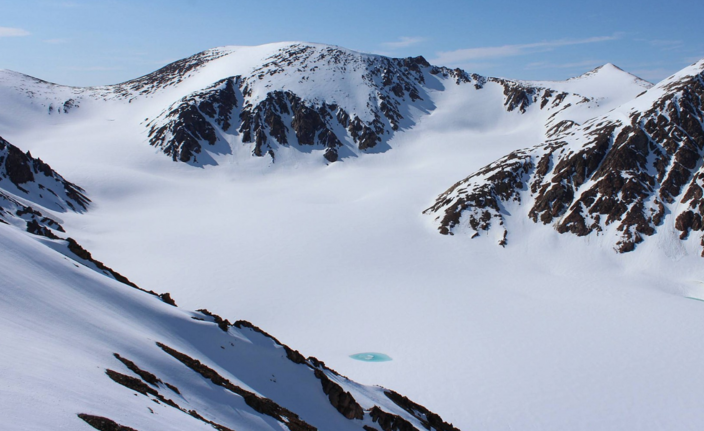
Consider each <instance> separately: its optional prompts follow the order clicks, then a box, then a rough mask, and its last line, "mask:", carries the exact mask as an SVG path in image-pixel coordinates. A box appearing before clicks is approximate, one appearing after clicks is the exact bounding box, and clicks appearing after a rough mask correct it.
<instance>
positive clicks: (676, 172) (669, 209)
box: [427, 61, 704, 256]
mask: <svg viewBox="0 0 704 431" xmlns="http://www.w3.org/2000/svg"><path fill="white" fill-rule="evenodd" d="M703 70H704V61H700V62H698V63H696V64H694V65H692V66H690V67H688V68H686V69H684V70H682V71H681V72H679V73H677V74H675V75H673V76H672V77H670V78H668V79H666V80H664V81H663V82H661V83H659V84H658V85H657V86H655V87H654V88H651V89H650V90H648V91H647V92H645V93H643V94H641V95H640V96H639V97H638V98H636V99H635V100H633V101H632V102H629V103H626V104H625V105H622V106H621V107H619V108H618V109H616V110H614V111H613V112H611V113H609V114H607V115H605V116H601V117H596V118H594V119H591V120H589V121H587V122H586V123H585V124H583V125H582V126H576V125H571V124H567V125H565V126H564V127H563V128H562V130H561V131H560V133H557V134H556V135H555V136H554V137H553V138H551V139H550V140H548V141H547V142H545V143H544V144H542V145H540V146H537V147H534V148H531V149H527V150H520V151H516V152H514V153H511V154H510V155H508V156H506V157H505V158H503V159H500V160H499V161H497V162H495V163H493V164H491V165H488V166H487V167H485V168H483V169H482V170H480V171H479V172H477V173H475V174H473V175H471V176H469V177H468V178H466V179H465V180H463V181H460V182H459V183H457V184H455V185H454V186H453V187H452V188H450V189H449V190H448V191H447V192H445V193H443V194H442V195H441V196H440V197H439V198H438V199H437V201H436V203H435V205H433V206H432V207H431V208H429V209H428V210H427V213H429V214H434V215H436V220H437V221H438V222H439V224H440V232H441V233H443V234H449V233H453V231H454V230H456V228H457V227H460V226H462V227H464V226H468V228H469V231H470V234H471V235H473V236H477V235H479V233H480V232H481V231H488V230H490V229H491V228H492V227H495V228H497V229H500V230H501V231H502V232H503V233H502V234H501V235H502V240H501V241H500V244H502V245H505V243H506V235H507V231H506V229H505V228H504V227H503V225H504V221H505V218H506V217H507V216H508V215H509V213H510V211H514V209H511V210H508V209H506V208H507V207H511V208H515V211H516V212H518V213H519V214H521V213H523V212H524V211H520V209H518V208H517V204H520V205H523V206H524V207H528V208H530V210H529V211H528V216H529V217H530V218H531V219H532V220H533V221H534V222H538V221H540V222H541V223H543V224H552V225H554V226H555V228H556V229H557V231H558V232H560V233H565V232H570V233H573V234H576V235H579V236H586V235H592V236H598V235H605V236H607V237H609V241H613V243H615V247H616V249H617V250H618V251H620V252H626V251H632V250H633V249H634V248H635V246H636V244H638V243H640V242H642V241H643V240H644V237H646V236H652V235H655V234H656V232H660V234H661V235H662V236H666V235H670V234H671V232H674V231H679V232H680V234H679V238H680V239H681V240H687V239H689V241H687V242H689V243H691V242H697V243H698V244H699V245H700V246H702V247H704V237H700V236H697V235H696V234H695V232H698V231H701V230H703V229H704V225H703V224H702V215H703V212H704V203H703V201H702V179H703V178H704V173H702V171H701V169H702V156H703V155H704V72H703ZM612 238H613V239H612ZM690 238H691V239H690ZM688 248H689V249H694V247H692V246H691V245H690V246H689V247H688ZM702 255H703V256H704V251H702Z"/></svg>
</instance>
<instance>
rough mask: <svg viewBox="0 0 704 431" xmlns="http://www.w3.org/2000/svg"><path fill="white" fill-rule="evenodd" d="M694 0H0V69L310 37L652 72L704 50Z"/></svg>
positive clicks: (79, 70) (551, 65) (507, 68)
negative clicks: (608, 63)
mask: <svg viewBox="0 0 704 431" xmlns="http://www.w3.org/2000/svg"><path fill="white" fill-rule="evenodd" d="M702 17H704V2H702V1H701V0H686V1H684V0H670V1H668V2H663V1H649V0H645V1H637V2H636V1H632V0H624V1H615V0H590V1H580V2H564V1H561V2H558V1H549V0H543V1H541V0H536V1H526V0H524V1H513V0H507V1H500V0H499V1H494V2H488V1H482V2H478V1H460V0H436V1H434V2H430V1H416V0H405V1H396V0H388V1H384V0H375V1H372V0H356V1H345V2H338V1H334V0H327V1H322V0H320V1H319V0H295V1H292V0H288V1H283V0H256V1H252V0H248V1H239V0H142V1H133V0H120V1H117V0H90V1H88V0H74V1H68V0H12V1H9V0H0V68H4V69H12V70H16V71H19V72H23V73H26V74H29V75H32V76H36V77H38V78H42V79H45V80H48V81H52V82H57V83H61V84H70V85H99V84H111V83H117V82H121V81H125V80H128V79H131V78H135V77H137V76H141V75H143V74H146V73H148V72H151V71H153V70H155V69H157V68H159V67H161V66H163V65H165V64H167V63H168V62H170V61H173V60H177V59H179V58H183V57H186V56H188V55H191V54H194V53H196V52H199V51H202V50H204V49H208V48H213V47H216V46H222V45H259V44H263V43H269V42H278V41H298V40H300V41H309V42H321V43H329V44H334V45H340V46H343V47H346V48H351V49H355V50H359V51H364V52H373V53H379V54H385V55H391V56H398V57H404V56H416V55H423V56H424V57H426V58H427V59H428V60H429V61H430V62H431V63H434V64H439V65H444V66H453V67H461V68H464V69H466V70H468V71H470V72H474V73H479V74H482V75H490V76H503V77H508V78H517V79H565V78H569V77H571V76H575V75H579V74H581V73H583V72H586V71H588V70H590V69H593V68H594V67H596V66H599V65H601V64H604V63H607V62H611V63H614V64H616V65H618V66H620V67H621V68H623V69H625V70H627V71H629V72H632V73H635V74H637V75H639V76H641V77H643V78H645V79H648V80H650V81H658V80H660V79H662V78H664V77H666V76H668V75H669V74H671V73H673V72H675V71H677V70H679V69H681V68H682V67H684V66H686V65H688V64H690V63H692V62H694V61H696V60H698V59H700V58H704V25H702V23H701V20H702Z"/></svg>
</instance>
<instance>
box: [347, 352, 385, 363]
mask: <svg viewBox="0 0 704 431" xmlns="http://www.w3.org/2000/svg"><path fill="white" fill-rule="evenodd" d="M350 358H352V359H356V360H358V361H364V362H388V361H391V360H392V359H391V358H390V357H389V355H385V354H383V353H372V352H370V353H357V354H356V355H350Z"/></svg>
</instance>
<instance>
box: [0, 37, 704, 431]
mask: <svg viewBox="0 0 704 431" xmlns="http://www.w3.org/2000/svg"><path fill="white" fill-rule="evenodd" d="M261 49H263V48H260V49H259V50H261ZM266 49H270V47H268V48H266ZM243 52H246V53H247V55H244V54H243V56H242V57H235V56H232V57H223V58H222V59H219V60H216V61H214V62H213V63H212V65H211V66H212V67H211V66H208V67H207V68H205V69H203V71H202V72H199V73H198V74H196V77H195V78H194V79H193V80H191V81H187V82H185V83H184V84H182V85H181V86H180V87H179V86H176V87H173V88H171V89H169V90H165V91H164V92H163V94H162V93H160V94H156V95H153V96H149V97H144V98H141V99H136V100H135V101H133V102H131V103H128V102H127V101H109V102H102V101H94V102H85V103H84V104H83V105H82V106H81V107H80V108H79V109H78V110H76V111H75V112H73V113H69V114H66V115H64V114H61V115H57V114H53V115H46V114H45V113H44V111H43V108H42V109H41V110H40V109H39V108H37V109H35V111H36V112H33V113H32V114H31V115H26V116H25V115H24V114H22V116H16V115H14V114H12V112H10V111H15V112H22V113H27V112H28V110H30V108H27V107H26V105H23V104H22V103H21V101H18V98H16V97H15V96H13V99H12V102H11V105H10V108H9V110H7V111H5V112H3V113H0V136H3V137H4V138H6V139H7V140H9V141H10V142H12V143H13V144H15V145H17V146H18V147H20V148H22V149H23V150H31V151H32V154H34V155H37V156H40V157H42V159H43V160H45V161H47V162H48V163H49V164H51V166H52V167H53V168H54V169H56V170H57V171H58V172H60V173H61V174H62V175H63V176H64V177H65V178H67V179H68V180H69V181H72V182H75V183H76V184H79V185H81V186H82V187H84V188H85V189H86V190H87V192H88V193H89V196H90V198H91V199H92V200H93V202H94V205H93V206H92V208H91V209H90V211H88V212H87V213H86V214H82V215H76V214H61V215H60V217H59V218H61V219H62V220H63V221H64V226H65V227H66V228H67V230H68V232H70V234H71V236H73V237H75V238H76V239H77V240H78V241H79V242H80V243H81V244H83V245H84V246H85V247H86V248H87V249H89V250H90V251H91V252H92V253H93V255H94V256H95V257H96V258H97V259H99V260H101V261H104V262H106V263H108V264H109V265H110V266H111V267H113V268H115V269H116V270H118V271H119V272H121V273H123V274H125V275H127V276H128V277H129V278H130V279H131V280H133V281H134V282H136V283H137V284H138V285H140V286H141V287H142V288H145V289H147V290H155V291H157V292H167V291H168V292H171V293H172V294H173V296H174V298H175V299H176V301H177V302H178V303H179V305H182V306H185V307H186V308H189V309H196V308H203V307H207V308H209V309H210V310H212V311H214V312H216V313H218V314H220V315H222V316H223V317H226V318H229V319H230V320H233V319H246V320H249V321H251V322H254V323H255V324H256V325H258V326H260V327H261V328H263V329H265V330H266V331H267V332H269V333H271V334H273V335H275V336H276V337H277V338H278V339H279V340H281V341H282V342H284V343H286V344H288V345H290V346H292V347H294V348H295V349H298V350H300V351H301V352H302V353H303V354H304V355H312V356H316V357H318V358H320V359H322V360H324V361H325V362H326V363H327V364H328V365H329V366H331V367H332V368H334V369H336V370H337V371H339V372H340V373H341V374H343V375H346V376H348V377H350V378H352V379H354V380H356V381H360V382H362V383H366V384H380V385H383V386H385V387H388V388H391V389H394V390H396V391H398V392H400V393H402V394H404V395H406V396H408V397H410V398H411V399H413V400H415V401H417V402H419V403H421V404H423V405H425V406H427V407H428V408H429V409H431V410H433V411H435V412H437V413H439V414H440V415H441V416H442V417H443V418H444V419H446V420H448V421H451V422H453V424H454V425H455V426H457V427H459V428H461V429H463V430H473V429H481V430H509V429H516V430H536V431H538V430H539V431H546V430H556V431H557V430H571V431H593V430H600V431H609V430H614V431H616V430H618V431H623V430H664V429H667V430H675V429H676V430H699V429H701V426H702V424H704V409H702V408H701V400H702V399H704V366H702V364H704V344H702V341H701V334H702V333H703V332H704V312H703V311H704V309H702V304H701V303H699V302H697V301H691V300H689V299H687V298H685V296H704V266H703V265H702V260H701V258H700V257H699V256H697V255H689V254H687V251H686V250H681V249H678V242H677V241H675V240H673V241H672V243H671V244H670V243H668V244H658V243H657V241H646V242H645V243H644V244H642V245H640V246H639V247H638V250H637V251H636V252H634V253H629V254H625V255H617V254H616V253H614V252H613V251H612V250H611V249H610V248H609V247H606V246H602V245H601V244H600V241H599V238H596V237H587V238H578V237H574V236H568V235H562V236H561V235H559V234H558V233H556V232H555V231H554V230H553V229H551V228H550V227H548V226H542V225H536V224H533V223H532V222H530V221H529V220H528V218H527V217H513V218H510V220H511V221H510V223H514V224H515V226H511V227H510V231H511V232H512V233H511V238H510V242H509V244H508V246H507V247H506V248H501V247H497V246H496V242H497V239H496V238H479V239H477V240H472V241H469V240H458V238H453V237H448V236H442V235H439V234H438V233H437V231H436V230H435V228H434V226H433V224H432V220H431V219H430V218H429V217H427V216H423V215H422V214H421V212H422V211H423V210H424V209H425V208H427V207H428V206H429V205H430V204H431V203H432V202H433V200H434V198H435V197H436V196H437V195H438V194H439V193H441V192H443V191H444V190H445V189H447V187H448V186H450V185H452V184H453V183H454V182H456V181H458V180H460V179H462V178H464V177H466V176H467V175H468V174H469V173H471V172H473V171H474V170H476V169H478V168H480V167H482V166H484V165H485V164H487V163H489V162H491V161H493V160H495V159H497V158H499V157H501V156H503V155H505V154H507V153H508V152H510V151H511V150H514V149H517V148H524V147H530V146H533V145H536V144H538V143H540V142H541V141H542V140H543V139H544V127H543V125H544V122H545V120H546V118H545V115H544V114H543V113H542V112H541V111H534V110H529V111H528V112H527V113H526V114H523V115H521V114H520V113H518V112H515V111H514V112H506V111H505V109H504V107H503V105H502V100H503V99H502V97H503V96H502V94H501V92H500V91H499V90H498V89H492V88H491V87H490V86H487V88H486V90H487V91H484V90H482V91H484V92H482V93H477V92H474V90H472V89H471V88H468V87H452V86H451V85H449V83H448V84H447V90H446V91H441V90H439V89H437V90H432V89H430V90H428V91H429V94H430V96H431V97H432V102H433V103H434V104H435V106H437V108H436V109H435V110H434V111H432V112H431V113H430V114H429V115H425V116H420V117H419V119H418V120H417V124H416V126H415V127H414V128H413V129H411V130H408V131H406V132H399V133H397V134H396V135H395V137H394V138H393V139H392V140H391V141H390V142H389V145H390V146H391V147H392V149H391V150H390V151H388V152H386V153H383V154H374V155H364V156H361V157H358V158H350V159H346V160H344V161H342V162H337V163H333V164H330V165H325V164H324V163H323V161H322V160H320V159H314V158H312V157H308V155H307V154H300V153H296V152H294V151H291V152H290V154H288V153H287V154H285V155H284V156H283V157H281V160H283V161H284V162H285V163H279V158H278V157H277V163H276V164H274V165H272V164H271V163H270V161H269V159H263V158H255V157H251V156H250V149H249V147H245V146H243V145H242V144H241V143H239V142H233V143H232V145H233V151H232V154H222V155H216V156H215V157H216V159H217V162H218V166H207V167H205V168H194V167H192V166H188V165H185V164H180V163H174V162H172V161H171V160H170V159H169V158H168V157H166V156H164V155H163V154H161V153H158V152H157V151H156V150H155V149H154V148H152V147H150V146H149V145H148V144H147V142H146V135H145V129H144V126H143V125H141V124H140V122H141V121H143V120H144V118H145V117H150V118H153V117H154V116H155V115H157V114H158V112H160V110H161V109H164V107H165V106H168V104H169V103H171V102H172V101H173V100H175V99H176V97H181V95H183V94H187V93H188V92H190V91H193V90H194V89H197V88H202V87H203V86H205V85H207V84H210V83H212V82H213V81H214V80H215V79H216V77H217V79H221V78H223V77H226V76H231V75H234V74H235V73H236V72H237V73H240V71H241V70H243V69H247V68H251V67H253V65H255V64H256V63H257V62H258V61H260V60H261V58H262V57H263V55H261V54H260V53H259V51H258V50H257V49H248V50H244V49H243ZM218 65H222V67H220V66H218ZM235 65H238V66H236V67H235ZM216 66H217V67H216ZM235 68H237V70H236V71H235V70H234V69H235ZM607 72H608V74H609V76H613V75H617V76H622V75H619V74H618V72H616V71H613V70H607ZM603 73H604V72H599V73H598V74H597V77H600V76H601V75H602V74H603ZM623 74H624V75H625V73H623ZM598 79H601V78H598ZM620 79H621V78H618V79H617V80H616V81H612V80H611V79H606V80H605V82H606V84H603V85H605V86H606V85H607V84H608V85H611V83H612V82H617V83H618V84H617V86H619V87H620V88H622V89H623V91H622V92H621V93H619V94H621V96H619V95H618V94H617V95H616V96H618V97H614V98H613V99H609V100H607V101H606V102H605V103H603V104H601V105H599V104H584V105H581V106H577V107H575V108H574V110H573V111H565V112H564V113H562V114H561V115H564V116H566V118H569V115H573V116H574V118H575V119H577V120H579V121H583V120H584V119H586V118H589V117H591V116H595V115H598V114H603V113H605V112H606V111H607V110H609V109H612V108H613V107H614V105H620V104H621V103H624V102H625V101H627V100H629V99H630V98H632V97H634V96H635V95H637V94H638V93H640V92H641V91H643V90H645V88H646V85H645V84H643V83H642V82H639V81H634V80H633V79H631V78H630V76H626V77H625V78H624V80H623V82H621V81H620ZM583 80H584V81H589V82H592V80H593V78H584V79H583ZM581 82H582V81H580V79H577V80H574V81H567V82H564V83H543V84H544V85H545V86H551V85H552V86H553V87H554V88H557V89H559V88H560V87H564V88H569V89H570V91H577V90H580V91H582V90H584V91H586V90H589V91H592V92H593V94H582V95H583V96H586V97H593V98H595V99H598V98H605V97H606V95H607V94H611V89H610V87H602V84H598V85H597V84H593V83H592V84H589V85H586V84H585V85H584V88H582V87H581V86H582V84H581ZM599 82H600V81H599ZM627 85H630V86H628V88H625V86H627ZM590 89H591V90H590ZM2 91H4V92H7V91H8V90H7V88H5V87H4V88H3V90H2ZM326 91H328V90H326ZM350 91H352V90H350ZM177 93H178V94H177ZM3 94H5V93H3ZM476 94H481V95H480V96H476ZM473 95H474V96H473ZM612 96H613V95H612ZM3 97H5V96H3ZM619 97H620V100H616V99H618V98H619ZM3 100H8V99H3ZM40 111H41V112H40ZM570 112H572V113H571V114H570ZM592 114H593V115H592ZM23 121H24V123H23ZM507 210H509V211H511V209H510V208H508V209H507ZM0 227H2V226H0ZM660 229H664V230H667V229H672V230H673V231H674V227H673V226H668V225H663V226H661V227H660ZM3 265H11V262H10V263H6V261H3ZM6 269H7V270H8V271H10V267H7V268H6ZM6 285H7V283H6ZM17 300H18V301H21V300H22V299H21V298H18V299H17ZM0 301H4V302H3V304H4V305H5V306H6V307H9V305H8V302H7V301H8V299H7V296H6V295H3V297H2V298H1V299H0ZM65 301H67V303H66V308H67V309H68V310H70V309H75V313H76V316H80V315H81V313H85V312H87V311H86V310H87V309H88V308H86V307H89V305H85V307H83V306H81V307H74V306H72V304H70V302H69V301H70V299H66V300H65ZM6 324H9V325H17V327H18V328H19V327H21V326H22V325H28V324H31V325H44V326H46V329H41V330H38V333H41V334H44V335H43V336H42V338H41V339H32V340H29V341H30V342H27V341H28V340H21V339H14V337H16V336H18V335H15V334H20V332H16V333H15V332H13V331H7V330H4V331H3V333H2V334H3V337H4V338H5V339H4V340H3V345H4V346H8V345H23V346H24V347H23V348H26V349H42V351H44V350H46V348H47V346H48V345H50V346H52V348H54V346H55V347H56V350H55V351H56V352H57V353H55V354H57V355H58V354H60V352H61V351H62V350H61V349H63V347H61V346H62V345H63V344H64V342H63V340H60V339H56V338H54V337H52V336H51V334H52V331H51V330H50V329H49V326H48V325H49V324H48V323H47V322H43V321H33V322H20V321H12V322H6ZM57 324H61V325H63V324H64V323H61V322H57ZM155 324H156V323H155ZM158 325H163V324H162V323H158ZM44 326H43V327H44ZM158 328H159V326H156V327H155V329H154V331H155V332H154V335H153V336H154V337H157V336H158V334H159V332H158ZM88 330H93V329H91V328H88ZM96 330H97V329H96ZM128 330H129V331H136V330H141V327H137V326H135V328H126V329H125V331H128ZM111 336H112V335H111ZM72 342H76V341H74V340H72ZM47 343H50V344H47ZM88 347H89V346H87V347H86V349H88ZM91 348H92V347H91ZM125 349H129V350H130V351H134V352H137V351H138V350H137V349H138V347H129V346H125ZM368 350H372V351H383V352H386V354H388V355H389V356H390V357H392V358H393V359H394V360H393V361H388V362H383V363H378V364H374V365H373V366H370V364H367V363H364V362H361V361H354V360H350V358H349V356H348V355H349V354H350V352H354V351H362V352H364V351H368ZM11 355H12V353H11V352H9V351H7V350H6V349H4V351H3V364H5V363H11V361H12V359H11ZM18 366H19V365H18ZM6 372H7V370H6ZM9 372H10V375H12V372H13V371H12V370H10V371H9ZM47 372H48V371H47ZM98 372H100V370H96V373H98ZM51 377H52V375H44V374H42V372H39V373H38V374H37V375H36V381H35V382H34V383H33V384H34V385H35V386H30V388H31V389H28V390H38V389H36V388H38V387H39V385H40V384H41V382H42V381H43V380H44V379H47V380H49V379H50V378H51ZM82 378H87V377H82ZM3 380H5V379H3ZM52 384H55V385H61V384H62V382H61V381H55V382H54V383H52ZM13 385H14V383H13ZM3 386H4V385H3ZM20 387H21V386H20V385H19V383H17V385H16V386H12V389H13V390H20V389H19V388H20ZM5 390H6V389H5ZM27 396H29V395H27ZM76 396H79V395H76ZM49 401H50V400H41V399H39V400H37V402H38V403H41V404H43V405H46V403H48V402H49ZM51 402H54V403H56V404H53V405H54V407H52V408H61V406H60V404H58V401H56V400H52V401H51ZM15 408H19V406H15V405H14V404H13V405H10V406H9V407H8V406H4V407H3V409H5V410H6V412H7V411H11V410H13V409H15ZM8 409H9V410H8Z"/></svg>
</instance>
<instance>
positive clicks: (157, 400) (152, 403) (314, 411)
mask: <svg viewBox="0 0 704 431" xmlns="http://www.w3.org/2000/svg"><path fill="white" fill-rule="evenodd" d="M30 236H31V235H29V234H26V233H22V232H20V231H19V230H17V229H16V228H13V227H10V226H6V225H0V255H1V258H0V274H2V278H0V291H1V292H2V299H1V300H0V315H2V319H1V320H0V342H1V343H2V345H3V346H7V347H11V348H4V349H2V352H0V361H1V363H2V366H3V372H2V375H3V378H2V383H3V384H2V388H0V397H1V399H2V405H1V407H0V414H1V416H2V427H3V429H6V430H20V429H21V430H45V429H49V428H51V429H85V430H88V429H91V428H90V426H89V425H88V424H91V425H93V426H94V427H95V428H96V429H111V428H107V427H104V426H105V423H106V422H109V421H112V422H115V423H117V424H120V425H122V426H127V427H130V428H134V429H138V430H149V429H173V430H180V429H184V430H192V429H213V428H215V429H218V430H221V431H227V430H231V429H237V430H269V429H272V430H273V429H275V430H281V429H289V430H315V429H321V430H326V429H335V430H362V429H363V427H364V426H367V427H380V426H381V427H383V426H384V425H383V424H385V423H387V422H389V423H392V424H393V423H396V424H406V425H408V426H412V427H413V428H412V429H428V427H427V426H423V423H425V424H432V428H433V429H437V430H440V429H442V430H448V431H451V430H454V428H452V427H451V426H450V425H449V424H447V423H444V422H442V420H441V419H440V418H439V417H437V416H435V417H433V416H432V414H431V413H430V412H429V411H427V410H424V409H423V408H422V406H418V405H416V404H414V403H412V402H410V401H409V400H408V399H405V398H403V397H401V396H400V395H398V394H396V393H393V392H390V391H387V390H385V389H384V388H381V387H370V386H363V385H359V384H356V383H354V382H352V381H350V380H348V379H347V378H345V377H343V376H340V375H339V374H336V373H335V372H334V371H332V370H330V369H328V368H326V367H325V365H324V364H322V363H320V362H318V361H317V360H316V359H314V358H312V359H309V360H306V359H305V358H304V357H303V356H301V355H300V353H298V352H297V351H293V350H291V349H289V348H288V347H284V346H282V345H281V344H279V342H278V341H277V340H276V339H274V338H272V337H271V336H269V335H268V334H266V333H263V332H261V330H259V329H258V328H256V327H254V326H252V325H251V324H248V323H247V322H237V323H235V324H234V325H232V326H230V324H229V322H224V323H220V324H218V323H216V322H213V317H212V316H211V315H210V314H209V313H208V312H207V311H206V312H190V311H185V310H181V309H179V308H177V307H174V306H172V305H169V304H166V303H164V302H162V301H159V300H158V299H157V298H156V297H154V296H150V295H148V294H146V293H144V292H140V291H139V290H136V289H134V288H133V287H130V286H127V285H125V284H122V283H119V282H117V281H114V280H111V279H109V278H107V277H105V276H104V275H102V274H99V273H98V272H96V271H93V270H91V269H89V268H88V267H86V266H84V265H83V264H81V263H79V262H80V259H76V258H75V256H74V257H73V258H69V257H67V256H70V254H69V255H64V254H61V253H59V252H57V251H55V250H54V248H56V245H58V244H57V243H58V242H59V240H51V239H42V238H41V237H34V238H30ZM47 245H48V247H47ZM196 361H197V362H196ZM336 391H337V392H336ZM333 394H334V397H335V398H334V403H333ZM328 395H329V396H328ZM343 400H344V403H343ZM38 408H39V409H40V410H41V413H40V414H37V409H38ZM81 419H83V420H84V421H85V422H87V423H88V424H87V423H83V422H82V421H81ZM101 423H102V425H103V427H101V426H100V425H101ZM366 429H368V428H366ZM371 429H374V428H371ZM409 429H411V428H409Z"/></svg>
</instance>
